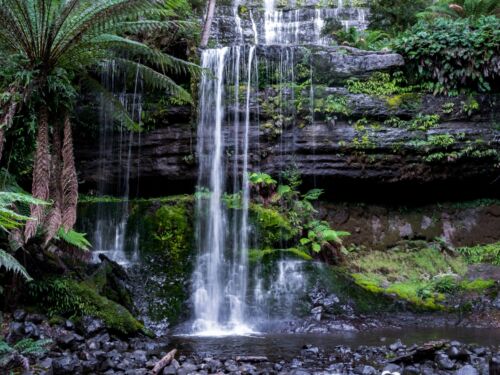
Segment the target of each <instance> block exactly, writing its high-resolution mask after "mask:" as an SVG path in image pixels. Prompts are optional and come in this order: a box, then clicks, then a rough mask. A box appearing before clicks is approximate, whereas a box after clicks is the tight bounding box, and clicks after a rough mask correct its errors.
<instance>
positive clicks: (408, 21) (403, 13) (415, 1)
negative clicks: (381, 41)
mask: <svg viewBox="0 0 500 375" xmlns="http://www.w3.org/2000/svg"><path fill="white" fill-rule="evenodd" d="M430 4H431V0H372V1H370V12H371V17H370V28H372V29H379V30H388V31H390V32H391V33H393V34H395V33H397V32H401V31H403V30H406V29H407V28H408V27H410V26H411V25H413V24H414V23H415V22H417V14H418V13H419V12H421V11H423V10H424V9H426V8H427V7H428V6H429V5H430Z"/></svg>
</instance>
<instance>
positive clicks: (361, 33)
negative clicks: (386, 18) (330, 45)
mask: <svg viewBox="0 0 500 375" xmlns="http://www.w3.org/2000/svg"><path fill="white" fill-rule="evenodd" d="M321 33H322V35H323V36H331V37H333V39H334V40H335V41H336V42H337V44H340V45H346V46H351V47H354V48H359V49H363V50H373V51H376V50H381V49H382V48H385V47H387V46H388V45H389V35H388V34H387V33H385V32H383V31H381V30H358V29H357V28H356V27H349V28H348V29H347V30H346V28H345V27H344V25H342V23H341V22H339V21H338V20H337V19H335V20H328V21H327V22H326V24H325V26H324V27H323V30H322V31H321Z"/></svg>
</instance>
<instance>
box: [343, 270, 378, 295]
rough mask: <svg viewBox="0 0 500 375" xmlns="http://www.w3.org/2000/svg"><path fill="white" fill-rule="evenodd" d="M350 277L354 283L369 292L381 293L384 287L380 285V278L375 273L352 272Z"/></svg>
mask: <svg viewBox="0 0 500 375" xmlns="http://www.w3.org/2000/svg"><path fill="white" fill-rule="evenodd" d="M351 276H352V278H353V279H354V281H355V283H356V284H357V285H359V286H360V287H362V288H363V289H365V290H367V291H369V292H371V293H383V292H384V288H382V287H381V286H380V282H381V280H380V278H378V277H377V276H376V275H373V274H372V275H364V274H361V273H353V274H352V275H351Z"/></svg>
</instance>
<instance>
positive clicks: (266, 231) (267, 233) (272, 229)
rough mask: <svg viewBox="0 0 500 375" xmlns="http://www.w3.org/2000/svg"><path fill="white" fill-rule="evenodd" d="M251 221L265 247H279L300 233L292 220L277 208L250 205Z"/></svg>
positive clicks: (260, 242) (261, 243)
mask: <svg viewBox="0 0 500 375" xmlns="http://www.w3.org/2000/svg"><path fill="white" fill-rule="evenodd" d="M249 214H250V221H251V224H252V226H253V228H254V230H255V232H256V233H257V234H258V242H259V245H260V246H261V247H263V248H273V247H279V246H280V245H281V244H283V243H286V242H287V241H290V240H291V239H292V238H293V237H294V236H296V235H297V234H298V230H297V229H296V228H294V227H293V226H292V224H291V223H290V220H288V218H287V217H286V216H285V215H284V214H282V213H280V212H279V211H278V210H277V209H274V208H269V207H263V206H262V205H259V204H252V205H250V213H249Z"/></svg>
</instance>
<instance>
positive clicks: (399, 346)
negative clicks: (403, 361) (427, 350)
mask: <svg viewBox="0 0 500 375" xmlns="http://www.w3.org/2000/svg"><path fill="white" fill-rule="evenodd" d="M404 348H406V346H404V345H403V343H402V342H401V340H398V341H396V342H395V343H393V344H391V345H389V349H391V350H392V351H393V352H397V351H398V350H399V349H404Z"/></svg>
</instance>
